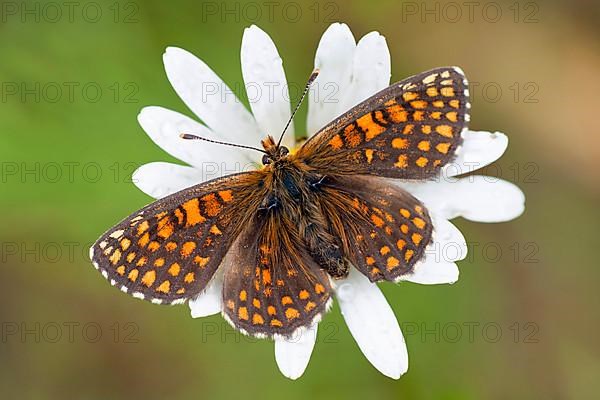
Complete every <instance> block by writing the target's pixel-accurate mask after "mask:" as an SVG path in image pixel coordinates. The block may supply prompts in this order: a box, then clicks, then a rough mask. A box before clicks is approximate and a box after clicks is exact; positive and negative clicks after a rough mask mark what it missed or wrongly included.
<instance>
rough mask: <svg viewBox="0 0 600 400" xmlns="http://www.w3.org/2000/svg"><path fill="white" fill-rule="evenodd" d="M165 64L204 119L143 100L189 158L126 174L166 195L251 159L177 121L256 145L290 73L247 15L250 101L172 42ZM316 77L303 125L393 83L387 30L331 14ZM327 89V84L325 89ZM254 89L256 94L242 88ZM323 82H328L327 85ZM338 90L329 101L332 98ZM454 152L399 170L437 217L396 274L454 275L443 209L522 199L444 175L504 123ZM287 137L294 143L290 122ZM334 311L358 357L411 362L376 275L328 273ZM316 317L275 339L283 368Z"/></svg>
mask: <svg viewBox="0 0 600 400" xmlns="http://www.w3.org/2000/svg"><path fill="white" fill-rule="evenodd" d="M163 59H164V64H165V69H166V72H167V76H168V78H169V81H170V82H171V84H172V85H173V88H174V89H175V91H176V92H177V94H178V95H179V97H181V99H182V100H183V101H184V102H185V104H186V105H187V106H188V107H189V108H190V110H191V111H192V112H193V113H194V114H195V115H196V116H197V117H198V118H199V119H201V120H202V121H203V123H204V124H201V123H199V122H197V121H196V120H194V119H192V118H189V117H186V116H184V115H182V114H180V113H177V112H174V111H171V110H167V109H164V108H161V107H147V108H144V109H143V110H142V112H141V113H140V115H139V118H138V119H139V122H140V124H141V126H142V127H143V128H144V130H145V131H146V132H147V133H148V135H149V136H150V138H151V139H152V140H154V142H156V144H158V145H159V146H160V147H162V148H163V149H164V150H166V151H167V152H168V153H170V154H171V155H173V156H174V157H176V158H178V159H180V160H182V161H184V162H185V163H187V164H189V166H182V165H176V164H172V163H166V162H154V163H150V164H146V165H143V166H141V167H140V168H139V169H138V170H137V171H136V172H135V173H134V182H135V183H136V185H137V186H138V187H139V188H140V189H141V190H142V191H144V192H145V193H147V194H149V195H150V196H153V197H155V198H160V197H164V196H166V195H168V194H171V193H174V192H176V191H179V190H181V189H184V188H186V187H189V186H192V185H194V184H197V183H200V182H203V181H206V180H208V179H212V178H215V177H217V176H220V175H223V174H227V173H231V172H236V171H240V170H244V169H249V168H253V166H254V165H255V164H258V162H259V157H260V156H261V154H260V153H258V152H253V151H251V150H244V149H234V148H231V147H226V146H220V145H216V144H211V143H207V142H201V141H184V140H181V139H180V137H179V134H180V133H182V132H186V133H192V134H197V135H199V136H203V137H206V138H213V139H217V140H225V141H230V142H234V143H239V144H245V145H251V146H257V145H258V144H259V141H260V139H261V138H263V137H264V136H265V135H266V134H273V135H275V136H276V135H277V134H278V133H279V132H280V131H281V129H282V127H283V126H284V125H285V123H286V121H287V120H288V118H289V117H290V101H289V95H288V90H287V85H286V83H287V81H286V77H285V73H284V70H283V65H282V61H281V58H280V56H279V54H278V52H277V49H276V47H275V45H274V44H273V41H272V40H271V38H270V37H269V36H268V35H267V34H266V33H265V32H263V31H262V30H260V29H259V28H258V27H256V26H252V27H250V28H248V29H246V30H245V32H244V37H243V39H242V49H241V63H242V73H243V77H244V81H245V83H246V87H247V91H248V97H249V99H250V103H251V108H252V113H250V112H249V111H248V110H247V109H246V108H245V107H244V106H243V105H242V104H241V103H240V102H239V100H238V99H237V98H236V97H235V95H234V94H233V93H232V92H231V90H230V89H229V88H228V87H227V85H225V83H224V82H223V81H222V80H221V79H220V78H219V77H218V76H217V75H216V74H215V73H214V72H213V71H212V70H211V69H210V68H209V67H208V66H207V65H206V64H205V63H204V62H202V61H201V60H199V59H198V58H196V57H195V56H193V55H192V54H190V53H188V52H186V51H185V50H182V49H179V48H174V47H170V48H168V49H167V50H166V52H165V54H164V57H163ZM315 67H319V68H320V76H319V79H318V81H320V82H325V83H326V84H330V86H329V88H327V87H325V85H326V84H325V85H323V84H322V85H320V86H319V87H318V90H316V91H311V92H310V94H309V98H308V101H309V113H308V121H307V126H308V132H307V133H308V135H312V134H314V133H315V132H316V131H317V130H318V129H319V128H321V127H322V126H324V125H325V124H326V123H327V122H329V121H331V120H332V119H333V118H335V117H337V116H338V115H340V114H342V113H343V112H344V111H346V110H348V109H349V108H350V107H352V106H354V105H356V104H358V103H359V102H360V101H362V100H364V99H366V98H368V97H370V96H371V95H373V94H375V93H376V92H378V91H379V90H381V89H383V88H385V87H387V86H388V85H389V83H390V54H389V51H388V48H387V44H386V41H385V39H384V37H383V36H381V35H380V34H379V33H377V32H371V33H369V34H367V35H365V36H364V37H363V38H361V39H360V40H359V41H358V43H356V42H355V39H354V37H353V35H352V33H351V32H350V29H349V28H348V26H346V25H345V24H333V25H331V26H330V27H329V28H328V29H327V31H326V32H325V33H324V34H323V37H322V38H321V41H320V43H319V47H318V48H317V53H316V57H315ZM332 91H335V93H333V92H332ZM251 92H253V93H254V95H252V94H251ZM331 94H334V95H333V96H331ZM332 98H333V99H340V101H331V99H332ZM463 138H464V144H463V146H462V148H461V149H460V153H459V154H458V157H457V159H456V160H455V162H454V163H453V164H452V165H450V166H447V167H446V168H445V169H444V174H443V176H441V177H440V178H439V179H437V180H435V181H428V182H411V183H407V182H401V183H396V184H398V185H401V186H402V187H403V188H405V189H406V190H408V191H410V192H411V193H412V194H413V195H414V196H416V197H417V198H419V199H420V200H421V201H423V202H424V203H425V205H426V206H427V207H428V209H429V210H430V212H431V214H432V216H433V217H434V227H435V229H434V232H435V234H434V241H433V243H432V244H431V245H430V246H429V248H428V249H427V252H428V256H427V257H426V260H425V261H423V262H421V263H419V264H417V266H416V268H415V272H414V273H413V274H412V275H409V276H406V277H405V278H404V280H407V281H410V282H416V283H422V284H440V283H453V282H455V281H456V280H457V279H458V268H457V266H456V264H455V261H458V260H461V259H463V258H464V257H465V256H466V243H465V239H464V237H463V236H462V234H461V233H460V231H459V230H458V229H457V228H456V227H455V226H454V225H452V224H451V223H450V222H448V219H451V218H455V217H459V216H461V217H464V218H466V219H469V220H471V221H478V222H500V221H507V220H510V219H513V218H516V217H517V216H519V215H520V214H521V213H522V212H523V210H524V196H523V193H522V192H521V191H520V190H519V189H518V188H517V187H516V186H515V185H513V184H511V183H509V182H506V181H503V180H499V179H495V178H494V179H492V178H490V177H485V176H469V177H463V178H452V177H453V176H456V175H460V174H463V173H465V172H471V171H473V170H475V169H478V168H481V167H483V166H485V165H488V164H489V163H492V162H494V161H495V160H496V159H498V158H499V157H500V156H501V155H502V154H503V153H504V151H505V150H506V147H507V145H508V139H507V137H506V136H505V135H504V134H502V133H498V132H496V133H489V132H474V131H466V132H465V133H464V135H463ZM284 145H285V146H287V147H289V148H292V147H293V146H294V132H293V127H290V129H289V132H288V133H287V134H286V136H285V139H284ZM333 286H334V290H335V295H336V298H337V301H338V302H339V305H340V308H341V311H342V314H343V317H344V319H345V321H346V323H347V325H348V328H349V329H350V331H351V333H352V335H353V337H354V339H355V340H356V342H357V344H358V346H359V347H360V349H361V350H362V352H363V353H364V355H365V356H366V357H367V359H368V360H369V361H370V362H371V363H372V364H373V365H374V366H375V368H377V369H378V370H379V371H381V372H382V373H383V374H385V375H387V376H389V377H392V378H396V379H397V378H399V377H400V375H402V374H403V373H404V372H406V371H407V369H408V353H407V350H406V345H405V342H404V338H403V336H402V332H401V331H400V327H399V325H398V322H397V320H396V317H395V316H394V312H393V311H392V309H391V307H390V305H389V304H388V302H387V301H386V299H385V297H384V296H383V294H382V292H381V291H380V290H379V288H378V286H377V285H376V284H374V283H371V282H370V281H369V280H368V279H367V278H366V277H364V276H363V275H362V274H361V273H359V272H358V271H357V270H355V269H352V270H351V272H350V274H349V276H348V278H347V279H345V280H342V281H339V282H334V283H333ZM221 287H222V272H218V273H217V274H216V276H215V278H214V279H213V280H212V282H211V284H210V285H209V286H208V287H207V289H206V291H205V292H204V293H203V294H201V295H200V296H199V297H198V298H196V299H194V300H191V301H190V302H189V305H190V308H191V313H192V316H193V317H202V316H207V315H212V314H216V313H219V312H221V310H222V303H221V301H222V300H221ZM316 333H317V326H316V325H314V326H312V327H310V328H308V329H304V330H303V331H302V332H301V334H300V335H299V336H297V337H296V338H295V339H294V340H289V341H284V340H281V339H279V340H276V342H275V358H276V360H277V364H278V365H279V368H280V370H281V372H282V373H283V374H284V375H285V376H287V377H288V378H291V379H296V378H298V377H299V376H301V375H302V373H303V372H304V370H305V369H306V366H307V365H308V361H309V359H310V355H311V353H312V350H313V347H314V344H315V340H316Z"/></svg>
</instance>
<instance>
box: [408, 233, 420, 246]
mask: <svg viewBox="0 0 600 400" xmlns="http://www.w3.org/2000/svg"><path fill="white" fill-rule="evenodd" d="M411 238H412V241H413V243H414V244H416V245H417V246H418V245H419V243H421V240H423V236H421V235H419V234H418V233H413V234H412V236H411Z"/></svg>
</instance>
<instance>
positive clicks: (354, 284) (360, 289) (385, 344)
mask: <svg viewBox="0 0 600 400" xmlns="http://www.w3.org/2000/svg"><path fill="white" fill-rule="evenodd" d="M333 284H334V285H335V292H336V296H337V299H338V301H339V303H340V309H341V311H342V315H343V316H344V319H345V321H346V324H347V325H348V328H349V329H350V332H351V333H352V336H353V337H354V340H356V343H357V344H358V346H359V347H360V349H361V351H362V352H363V354H364V355H365V357H366V358H367V359H368V360H369V361H370V362H371V364H373V366H374V367H375V368H377V369H378V370H379V371H380V372H381V373H382V374H384V375H386V376H389V377H390V378H394V379H398V378H400V375H402V374H403V373H405V372H406V371H407V370H408V352H407V350H406V343H405V342H404V337H403V336H402V331H401V330H400V326H399V325H398V321H397V320H396V316H395V315H394V312H393V311H392V309H391V307H390V305H389V304H388V302H387V300H386V299H385V297H384V296H383V293H382V292H381V290H379V288H378V287H377V285H376V284H375V283H371V282H369V279H367V278H366V277H365V276H363V275H362V274H361V273H360V272H359V271H358V270H356V269H355V268H351V269H350V274H349V275H348V277H347V278H346V279H344V280H342V281H339V282H333Z"/></svg>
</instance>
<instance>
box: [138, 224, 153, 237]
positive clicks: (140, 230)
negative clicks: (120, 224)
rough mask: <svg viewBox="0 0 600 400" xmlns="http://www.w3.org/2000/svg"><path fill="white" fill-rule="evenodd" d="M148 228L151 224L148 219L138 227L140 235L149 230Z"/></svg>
mask: <svg viewBox="0 0 600 400" xmlns="http://www.w3.org/2000/svg"><path fill="white" fill-rule="evenodd" d="M148 228H150V224H149V223H148V221H144V222H142V223H141V224H139V225H138V227H137V234H138V236H140V235H141V234H142V233H144V232H146V231H147V230H148Z"/></svg>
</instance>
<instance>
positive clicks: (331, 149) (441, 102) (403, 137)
mask: <svg viewBox="0 0 600 400" xmlns="http://www.w3.org/2000/svg"><path fill="white" fill-rule="evenodd" d="M467 85H468V84H467V81H466V78H465V76H464V74H463V72H462V71H461V70H460V69H459V68H456V67H445V68H437V69H433V70H431V71H428V72H424V73H421V74H418V75H415V76H412V77H410V78H407V79H405V80H403V81H400V82H398V83H395V84H393V85H391V86H389V87H388V88H386V89H384V90H382V91H380V92H379V93H377V94H376V95H374V96H373V97H371V98H369V99H367V100H365V101H364V102H362V103H361V104H359V105H357V106H356V107H354V108H352V109H351V110H350V111H348V112H347V113H345V114H344V115H342V116H340V117H339V118H337V119H335V120H334V121H332V122H331V123H329V124H327V126H325V127H324V128H323V129H322V130H321V131H319V132H318V133H317V134H316V135H314V136H313V137H312V138H310V139H309V140H308V141H307V142H306V143H305V144H304V145H303V146H302V147H301V148H300V149H299V150H298V153H297V154H296V156H297V157H298V158H299V159H301V160H303V161H304V162H305V163H306V164H307V165H308V166H309V167H311V168H313V169H314V170H316V171H322V172H323V173H328V174H342V175H355V174H365V175H378V176H383V177H389V178H402V179H427V178H430V177H432V176H434V175H436V174H437V173H438V172H439V170H440V168H441V167H442V166H444V165H445V164H448V163H450V162H451V161H452V160H453V158H454V156H455V153H456V150H457V149H458V148H459V146H460V145H461V143H462V138H461V132H462V130H463V129H465V128H466V126H467V122H468V121H469V114H468V111H469V108H470V104H469V92H468V87H467Z"/></svg>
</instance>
